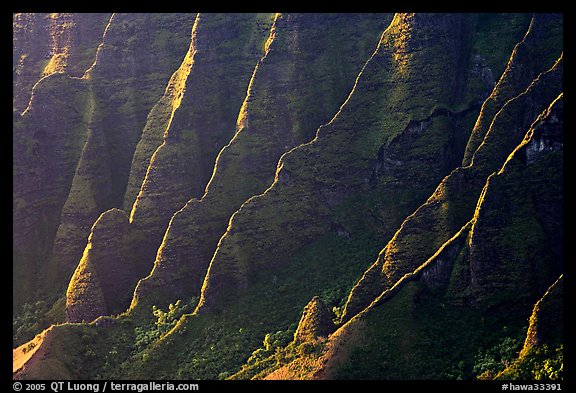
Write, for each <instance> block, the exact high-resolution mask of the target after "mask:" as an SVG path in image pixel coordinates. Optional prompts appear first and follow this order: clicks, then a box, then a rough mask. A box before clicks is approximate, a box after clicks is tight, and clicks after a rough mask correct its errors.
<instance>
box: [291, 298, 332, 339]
mask: <svg viewBox="0 0 576 393" xmlns="http://www.w3.org/2000/svg"><path fill="white" fill-rule="evenodd" d="M334 329H335V326H334V323H333V322H332V317H331V315H330V311H328V308H327V307H326V304H325V303H324V302H323V301H322V299H320V298H319V297H318V296H314V297H313V298H312V300H310V302H309V303H308V304H307V305H306V307H304V312H303V313H302V318H300V322H299V323H298V328H297V329H296V333H294V341H295V342H306V341H315V340H317V339H318V337H328V335H329V334H330V333H332V332H333V331H334Z"/></svg>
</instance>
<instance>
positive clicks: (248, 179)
mask: <svg viewBox="0 0 576 393" xmlns="http://www.w3.org/2000/svg"><path fill="white" fill-rule="evenodd" d="M389 20H390V17H389V16H388V15H376V14H375V15H362V14H335V15H331V14H329V15H324V14H322V15H318V14H286V15H279V16H277V17H276V20H275V23H274V26H273V27H272V30H271V34H270V37H269V39H268V41H267V43H266V48H265V49H266V54H265V56H264V57H263V58H262V59H261V60H260V62H259V63H258V65H257V67H256V69H255V70H254V74H253V76H252V80H251V82H250V86H249V89H248V93H247V96H246V99H245V101H244V104H243V106H242V109H241V110H240V115H239V118H238V131H237V133H236V135H235V136H234V138H233V139H232V140H231V141H230V143H229V144H228V145H227V146H226V147H225V148H224V149H223V150H222V151H221V152H220V154H219V156H218V158H217V161H216V166H215V168H214V173H213V175H212V178H211V180H210V182H209V184H208V186H207V188H206V192H205V195H204V196H203V197H202V198H201V199H200V200H197V199H193V200H191V201H189V202H188V203H187V204H186V206H185V207H184V208H182V209H181V210H180V211H178V212H177V213H176V214H175V215H174V217H173V218H172V219H171V221H170V225H169V227H168V230H167V232H166V235H165V237H164V240H163V242H162V245H161V247H160V249H159V253H158V256H157V260H156V262H155V267H154V271H153V272H152V274H151V276H150V277H148V278H147V279H145V280H143V281H142V282H141V283H140V284H139V286H138V288H137V292H136V296H135V304H138V303H142V302H145V303H144V304H145V305H146V308H145V309H144V310H145V312H148V310H149V307H150V306H151V305H153V304H156V305H160V306H162V307H165V306H166V305H167V304H168V303H169V302H175V301H176V300H178V299H182V300H186V299H190V298H191V297H192V296H196V297H197V296H198V295H199V292H200V286H201V284H202V280H203V278H204V275H205V274H206V269H207V267H208V264H209V262H210V259H211V257H212V254H213V253H214V250H215V248H216V246H217V243H218V239H219V238H220V237H221V236H222V234H223V233H224V232H225V231H226V227H227V224H228V220H229V218H230V215H232V213H234V211H236V210H237V209H238V208H239V207H240V205H241V204H242V203H243V202H244V201H245V200H246V199H248V198H249V197H251V196H252V195H255V194H259V193H261V192H263V191H264V190H265V189H266V188H267V187H268V186H269V185H270V183H271V182H272V181H273V179H274V172H275V169H276V163H277V161H278V159H279V157H280V156H281V154H282V153H284V152H285V151H287V150H289V149H290V148H292V147H294V146H296V145H298V144H300V143H303V142H306V141H308V140H310V139H311V138H312V137H313V133H314V132H315V130H316V129H317V128H318V126H320V125H321V124H323V123H324V122H327V121H328V120H329V119H330V118H331V117H332V116H333V114H334V113H335V112H336V111H337V110H338V107H339V106H340V105H341V104H342V102H344V100H345V98H346V95H347V94H348V92H349V91H350V89H351V88H352V85H353V83H354V78H355V76H356V75H357V73H358V71H359V70H360V68H361V67H362V65H363V64H364V62H365V61H366V59H367V58H368V57H369V56H370V54H371V53H372V51H373V48H374V47H375V45H376V43H377V39H378V35H379V34H380V32H381V31H382V30H383V29H384V28H385V25H386V22H388V21H389Z"/></svg>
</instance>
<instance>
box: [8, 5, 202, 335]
mask: <svg viewBox="0 0 576 393" xmlns="http://www.w3.org/2000/svg"><path fill="white" fill-rule="evenodd" d="M31 17H32V18H33V19H34V18H36V19H42V20H43V19H46V20H48V21H49V23H48V24H46V25H42V26H40V27H38V26H36V25H34V23H33V22H31V25H27V24H26V23H24V24H23V27H22V28H23V29H24V30H27V29H31V30H33V31H36V30H35V29H37V28H39V29H46V30H45V31H42V32H41V33H38V34H40V35H44V36H46V37H48V38H49V39H50V40H51V41H50V42H51V45H52V46H53V47H52V46H51V49H50V51H51V52H50V53H51V56H52V58H51V60H50V63H49V64H48V65H46V67H45V72H44V74H46V76H45V77H43V78H42V79H41V80H40V81H39V82H38V83H36V84H35V85H34V88H33V92H32V99H31V101H30V104H29V106H28V108H27V110H26V111H25V112H24V113H23V115H22V119H23V121H24V122H25V123H26V127H28V128H30V129H33V130H35V131H34V132H35V133H36V134H37V135H40V134H42V135H44V136H43V137H42V138H41V140H37V141H35V142H34V139H33V138H29V140H28V142H26V144H27V146H28V147H26V149H27V154H28V153H32V154H33V155H35V156H37V155H38V151H37V150H38V148H33V145H34V144H35V143H38V144H39V146H40V147H39V150H40V152H42V151H43V150H45V149H46V148H47V149H50V147H49V146H51V145H52V144H55V145H54V147H53V149H55V151H56V152H58V154H60V155H61V156H62V157H63V158H65V159H66V165H62V163H61V162H60V161H61V159H59V158H57V157H53V158H50V159H49V160H47V162H46V163H45V165H44V167H42V168H38V169H36V172H37V174H40V173H43V175H42V176H43V179H44V180H41V182H40V183H39V182H35V181H34V180H32V179H24V178H20V179H18V180H16V182H19V181H20V180H21V179H22V180H23V181H25V182H28V183H29V184H28V183H27V184H25V185H24V187H46V188H47V190H46V191H42V192H45V193H47V194H49V193H51V192H53V190H56V189H58V193H59V194H58V197H57V198H56V197H55V196H54V198H55V199H54V200H53V201H52V202H51V203H52V205H51V206H50V208H49V209H48V210H46V211H47V213H40V212H38V211H37V210H35V209H32V208H30V209H28V208H26V206H30V205H32V203H31V202H30V201H29V200H30V198H31V196H32V195H33V194H30V195H28V196H25V197H22V198H20V197H19V196H15V200H20V201H21V202H20V204H19V205H18V206H19V207H16V209H17V210H19V213H15V218H18V221H21V222H19V223H18V224H15V228H14V232H15V239H18V238H19V237H22V236H33V237H35V239H36V240H34V241H33V242H30V243H28V244H27V245H26V247H20V246H17V247H15V254H16V257H15V262H14V265H15V266H16V269H15V270H17V271H20V273H18V275H19V278H20V281H22V282H27V281H30V280H32V281H34V280H36V278H37V277H42V278H43V279H41V280H37V284H36V285H35V287H34V290H31V291H28V292H27V293H28V294H29V295H30V299H27V300H28V301H29V304H28V305H29V306H31V307H33V308H35V310H34V312H35V313H40V314H41V315H42V314H44V313H45V312H47V311H48V310H49V308H50V305H51V304H52V303H54V302H55V301H57V300H58V302H59V303H58V304H61V298H62V296H63V294H64V291H65V288H66V285H67V283H68V280H69V278H70V276H71V275H72V273H73V271H74V269H75V268H76V265H77V263H78V261H79V260H80V257H81V256H82V250H83V248H84V246H85V245H86V239H87V237H88V234H89V230H90V227H91V226H92V224H93V222H94V221H95V220H96V219H97V218H98V216H99V215H100V213H101V212H102V211H104V210H106V209H108V208H110V207H112V206H114V205H116V204H120V203H121V198H118V195H119V194H120V195H123V192H124V187H125V182H126V179H125V178H126V177H127V173H128V170H129V167H130V160H131V155H132V153H133V150H134V147H135V144H136V142H137V138H138V137H139V133H140V131H141V130H142V127H143V124H144V122H143V120H145V117H146V114H147V112H148V111H149V109H150V107H151V105H152V104H153V103H154V101H156V100H158V98H159V97H160V96H161V93H162V88H163V87H164V86H165V84H166V81H167V80H168V78H169V75H170V73H171V72H173V70H174V69H175V68H176V65H177V64H178V63H177V62H179V61H180V60H181V58H180V56H181V55H180V53H182V54H183V53H185V48H186V47H185V46H183V45H180V44H181V41H182V38H186V37H189V36H190V30H189V29H190V26H191V21H190V19H191V17H193V15H192V16H190V15H187V14H178V15H175V16H174V15H173V16H170V15H168V14H163V15H138V14H136V15H121V14H114V15H112V16H110V15H109V14H50V15H45V14H38V15H35V16H31ZM17 20H18V18H17V17H16V16H15V25H16V26H18V23H17ZM106 22H108V24H107V23H106ZM151 31H152V33H150V32H151ZM16 33H17V29H15V39H17V37H18V35H17V34H16ZM34 34H36V33H34ZM179 35H181V37H179ZM32 38H33V37H30V36H27V35H24V38H23V39H24V40H25V42H23V43H22V45H23V47H24V49H23V50H24V51H25V50H26V48H27V45H32V46H34V45H33V43H30V42H28V41H26V40H28V39H32ZM160 38H161V39H160ZM97 43H99V44H100V45H98V49H96V44H97ZM32 49H34V48H32ZM33 51H34V53H35V54H37V53H38V52H42V50H40V49H38V48H36V49H35V50H33ZM50 64H51V65H50ZM30 67H32V66H30ZM23 72H24V71H23ZM26 72H27V71H26ZM80 77H81V78H80ZM17 82H18V81H17V80H16V79H15V83H17ZM79 87H81V88H82V96H78V94H77V90H78V89H79ZM16 128H18V127H17V126H16V125H15V129H16ZM47 131H48V132H47ZM31 132H32V131H31ZM46 133H48V135H45V134H46ZM26 138H28V137H26ZM37 139H38V138H37ZM45 139H47V141H46V140H45ZM134 139H135V140H134ZM56 144H59V145H56ZM33 149H36V151H33ZM16 150H18V147H15V156H16V155H17V154H18V155H20V154H22V153H21V152H19V151H18V152H16ZM44 153H46V152H44ZM44 153H42V154H44ZM21 158H22V159H24V158H23V157H18V158H15V167H17V166H18V162H20V161H18V160H20V159H21ZM51 161H53V162H51ZM126 161H127V165H125V163H126ZM22 162H24V163H25V164H24V165H26V166H28V167H29V168H32V167H34V166H35V165H38V166H40V165H42V163H41V161H38V162H37V163H34V160H33V159H31V160H30V161H28V162H27V161H26V160H23V161H22ZM59 165H62V166H59ZM110 168H113V170H111V169H110ZM122 178H124V179H123V180H122ZM16 188H18V187H16ZM117 200H119V202H115V201H117ZM20 208H21V209H20ZM21 215H26V217H21ZM48 216H49V217H48ZM32 220H42V221H44V223H38V225H37V226H35V229H33V230H26V231H25V232H22V231H21V230H20V225H21V224H22V225H26V224H25V223H27V222H32ZM56 228H57V229H58V230H57V232H56ZM37 232H42V233H43V234H44V235H42V236H43V237H42V238H39V237H38V236H36V235H34V234H33V233H37ZM17 241H18V240H17ZM32 243H35V244H32ZM39 249H42V251H41V252H40V251H36V250H39ZM21 250H23V251H21ZM31 253H33V254H34V257H33V259H34V261H33V262H30V263H27V262H22V260H21V256H22V255H26V254H31ZM31 264H32V265H31ZM31 266H33V268H31ZM23 270H27V273H25V274H24V273H22V271H23ZM23 276H25V277H23ZM18 291H19V292H24V291H22V290H18ZM57 308H58V307H57ZM53 311H55V310H53ZM60 311H61V310H60ZM17 314H19V313H18V312H17V313H16V314H15V316H17V317H18V316H19V315H17ZM59 314H61V313H60V312H59ZM43 323H46V322H43ZM43 327H45V326H39V327H36V328H34V329H33V330H34V331H31V332H29V333H32V334H33V333H36V332H37V331H38V330H37V329H38V328H40V329H41V328H43Z"/></svg>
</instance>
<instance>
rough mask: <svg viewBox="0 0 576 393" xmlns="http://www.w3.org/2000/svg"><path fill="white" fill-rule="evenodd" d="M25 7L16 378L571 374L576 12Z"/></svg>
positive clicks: (19, 23)
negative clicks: (568, 304)
mask: <svg viewBox="0 0 576 393" xmlns="http://www.w3.org/2000/svg"><path fill="white" fill-rule="evenodd" d="M85 17H86V18H92V19H91V20H90V22H89V23H88V22H87V23H86V24H83V25H82V26H80V25H81V24H80V23H79V21H81V20H82V18H85ZM13 22H14V25H15V29H14V37H15V38H14V43H15V48H21V49H18V53H16V52H15V54H14V56H15V59H16V57H18V59H16V60H14V67H15V68H14V69H15V71H14V72H15V79H14V84H15V86H18V87H19V88H22V89H23V90H25V89H26V86H32V84H34V87H33V89H32V94H31V97H32V98H31V100H30V103H29V105H27V109H26V110H25V111H24V112H22V113H20V112H21V111H20V110H17V103H18V102H21V101H22V100H23V98H22V97H23V95H25V92H23V93H19V94H21V96H19V97H16V95H15V97H14V108H15V109H14V111H13V112H14V113H13V123H14V143H13V152H14V194H13V196H14V208H13V210H14V224H13V231H14V236H13V243H14V245H15V247H14V262H13V263H14V282H15V283H18V285H15V286H14V295H15V296H14V299H15V302H14V305H15V306H16V308H15V314H14V341H15V345H14V346H15V349H14V350H13V359H14V367H13V371H14V377H15V378H17V379H54V378H59V379H91V378H97V379H126V378H129V379H130V378H132V379H140V378H146V379H148V378H153V379H163V378H169V379H174V378H178V379H248V378H255V379H350V378H352V379H462V378H463V379H471V378H480V379H493V378H501V379H507V378H513V379H517V378H526V379H541V378H549V379H558V378H562V372H563V360H562V356H563V355H562V351H563V346H562V343H563V337H562V335H563V330H562V327H561V324H562V318H561V317H560V316H561V310H562V308H563V304H562V297H563V294H562V285H563V278H562V277H563V276H562V272H563V93H562V84H563V80H562V79H563V54H562V23H563V21H562V16H561V15H559V14H534V15H529V14H419V13H416V14H413V13H398V14H395V15H392V14H271V13H264V14H203V13H200V14H113V15H111V16H110V15H104V14H98V15H95V16H94V15H93V16H92V17H90V16H89V15H87V16H84V15H80V16H77V15H76V14H50V15H37V14H30V15H15V16H14V18H13ZM103 22H105V23H103ZM28 25H30V26H29V27H26V26H28ZM97 26H101V27H100V28H101V34H100V38H99V40H98V45H96V46H97V47H98V48H97V49H96V47H95V45H94V40H93V36H92V35H91V34H93V33H95V32H96V31H97V29H96V27H97ZM79 29H80V30H81V29H84V30H86V29H87V30H86V32H83V31H84V30H82V31H81V32H80V33H77V31H80V30H79ZM88 30H89V31H88ZM39 31H49V32H52V34H51V41H50V44H47V43H46V39H43V41H42V40H41V41H39V42H38V43H35V44H31V43H27V40H29V39H30V37H38V36H39V34H40V33H39ZM84 36H86V37H85V38H83V37H84ZM89 42H90V43H91V44H89ZM85 43H86V44H85ZM34 45H36V46H34ZM49 45H51V46H50V48H52V49H50V51H51V52H50V56H49V58H46V64H41V62H40V60H39V57H38V56H40V57H42V56H46V53H48V52H49V50H48V49H46V48H47V47H48V46H49ZM82 45H85V46H84V47H85V48H86V49H85V50H83V52H82V53H80V52H78V51H77V50H76V49H73V48H75V47H81V46H82ZM88 47H90V48H92V49H90V50H91V51H92V52H90V51H88ZM30 48H32V49H30ZM34 48H35V49H34ZM32 52H34V53H32ZM39 53H40V54H39ZM90 53H92V56H93V57H92V62H91V63H90V64H92V65H91V66H90V65H88V66H87V67H86V64H85V63H86V59H88V58H89V57H90V56H89V54H90ZM23 55H25V56H23ZM26 59H28V60H26ZM47 64H48V65H49V66H47ZM82 68H84V69H83V70H82ZM16 71H18V72H16ZM43 72H46V75H47V76H44V77H42V75H43V74H42V73H43ZM51 73H52V74H51ZM16 75H18V76H16ZM34 75H40V77H35V76H34ZM34 78H37V79H36V81H37V80H38V79H39V78H42V79H40V81H38V82H37V83H36V81H34ZM121 209H123V210H121ZM86 239H87V241H86ZM82 250H83V252H82ZM151 269H152V270H151ZM150 270H151V271H150ZM72 272H74V273H73V274H72ZM70 276H71V279H69V277H70ZM558 277H560V278H558ZM68 281H69V282H68ZM66 285H67V291H66V294H65V296H63V295H64V288H65V286H66ZM39 299H40V300H41V301H39ZM64 320H66V321H68V322H72V323H64V324H57V325H54V326H51V327H49V328H48V329H46V330H44V331H43V332H42V333H40V334H38V335H37V336H36V337H35V338H33V339H32V340H31V341H29V342H28V343H24V344H22V345H20V344H21V343H23V342H24V341H25V340H28V339H31V338H32V337H33V335H34V334H36V333H38V332H40V331H42V329H44V328H45V327H47V326H48V325H49V324H50V323H54V322H62V321H64ZM522 344H524V345H523V346H522Z"/></svg>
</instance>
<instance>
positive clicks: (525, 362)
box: [496, 275, 564, 380]
mask: <svg viewBox="0 0 576 393" xmlns="http://www.w3.org/2000/svg"><path fill="white" fill-rule="evenodd" d="M563 315H564V276H563V275H562V276H560V278H559V279H558V280H556V282H555V283H554V284H552V286H551V287H550V288H548V290H547V291H546V293H545V294H544V296H543V297H542V299H540V300H539V301H538V302H537V303H536V304H535V305H534V310H533V311H532V315H531V316H530V324H529V326H528V332H527V334H526V340H525V342H524V346H523V347H522V351H520V355H519V357H518V359H517V360H516V361H515V362H513V363H512V364H511V365H509V366H508V367H506V369H505V370H503V371H502V372H501V373H500V374H498V375H497V377H496V379H504V380H507V379H525V380H529V379H536V380H543V379H548V380H553V379H561V378H562V377H563V375H562V374H563V369H564V367H563V347H564V345H563V343H564V326H563V325H564V324H563V320H564V318H563Z"/></svg>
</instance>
